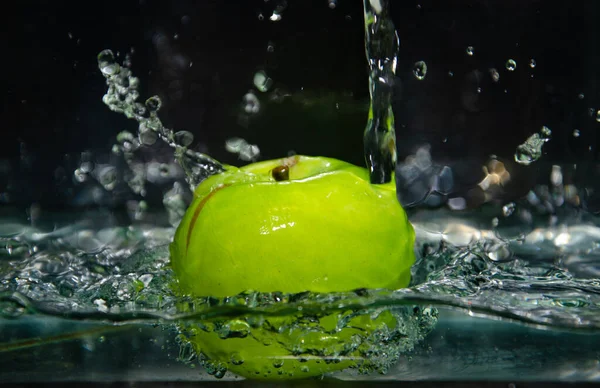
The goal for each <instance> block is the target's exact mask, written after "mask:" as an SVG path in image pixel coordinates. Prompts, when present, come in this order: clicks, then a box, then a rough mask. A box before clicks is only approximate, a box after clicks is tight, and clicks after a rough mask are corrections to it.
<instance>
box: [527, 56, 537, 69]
mask: <svg viewBox="0 0 600 388" xmlns="http://www.w3.org/2000/svg"><path fill="white" fill-rule="evenodd" d="M536 66H537V62H536V61H535V59H533V58H531V60H530V61H529V67H531V68H532V69H534V68H535V67H536Z"/></svg>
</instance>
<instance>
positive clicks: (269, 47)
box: [267, 42, 275, 53]
mask: <svg viewBox="0 0 600 388" xmlns="http://www.w3.org/2000/svg"><path fill="white" fill-rule="evenodd" d="M274 51H275V44H274V43H273V42H269V44H267V52H269V53H272V52H274Z"/></svg>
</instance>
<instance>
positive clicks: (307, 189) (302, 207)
mask: <svg viewBox="0 0 600 388" xmlns="http://www.w3.org/2000/svg"><path fill="white" fill-rule="evenodd" d="M414 240H415V234H414V230H413V228H412V226H411V225H410V223H409V222H408V219H407V217H406V213H405V212H404V209H402V207H401V206H400V204H399V202H398V200H397V198H396V188H395V183H394V182H390V183H387V184H381V185H372V184H371V183H370V182H369V174H368V172H367V170H366V169H364V168H360V167H357V166H354V165H351V164H348V163H345V162H342V161H339V160H336V159H330V158H323V157H308V156H293V157H290V158H285V159H278V160H270V161H264V162H259V163H254V164H250V165H248V166H245V167H242V168H235V167H230V166H228V168H227V171H226V172H225V173H222V174H219V175H214V176H211V177H209V178H208V179H206V180H205V181H204V182H202V183H201V184H200V185H199V186H198V187H197V189H196V191H195V193H194V200H193V201H192V204H191V205H190V207H189V209H188V210H187V212H186V214H185V216H184V218H183V220H182V221H181V223H180V225H179V227H178V229H177V232H176V234H175V238H174V241H173V243H172V244H171V246H170V248H171V265H172V268H173V270H174V272H175V275H176V278H177V281H178V287H179V290H180V292H182V293H185V294H189V295H193V296H213V297H226V296H234V295H237V294H239V293H242V292H245V291H258V292H283V293H297V292H303V291H311V292H316V293H329V292H344V291H352V290H355V289H359V288H370V289H377V288H386V289H399V288H404V287H406V286H407V285H408V283H409V281H410V268H411V266H412V264H413V263H414V252H413V245H414ZM338 315H339V314H333V315H332V314H330V315H325V316H323V317H321V318H320V319H319V322H320V323H322V326H323V328H322V330H320V331H319V330H317V331H313V332H311V333H310V338H308V339H307V338H303V339H302V340H301V343H302V344H304V345H306V346H308V347H309V348H310V346H314V347H316V348H320V349H321V350H322V352H320V353H322V354H327V353H328V352H330V350H331V349H334V348H339V347H340V346H343V344H344V343H345V342H347V341H349V340H350V338H351V337H353V336H357V335H358V336H363V337H364V336H368V335H369V334H370V333H372V332H373V331H374V330H379V329H386V327H387V330H391V329H393V327H394V326H395V325H396V321H395V320H394V319H392V318H390V317H391V315H389V314H388V315H386V314H385V312H384V313H382V314H379V315H375V316H374V315H364V316H363V318H361V319H362V320H361V322H362V323H361V324H360V325H358V326H360V328H359V329H357V328H356V326H357V325H356V324H355V325H352V327H345V328H343V329H339V328H338V329H336V328H335V325H334V326H333V327H331V328H330V329H331V330H327V329H325V328H324V327H326V326H327V325H326V324H324V323H323V322H328V321H331V320H333V321H337V319H338V318H339V317H338ZM354 319H357V318H354ZM277 320H284V318H283V317H279V318H270V322H266V324H267V325H268V326H269V327H270V328H272V327H273V326H274V323H273V322H275V321H277ZM236 321H239V320H236ZM241 321H242V322H245V321H243V319H242V320H241ZM238 324H241V325H242V326H243V325H244V323H239V322H238ZM275 326H277V325H275ZM284 326H285V325H284ZM292 326H293V325H291V326H290V327H292ZM384 326H385V327H384ZM286 327H287V326H286ZM251 332H252V335H248V336H245V337H244V338H227V339H223V337H222V336H219V335H218V334H217V333H216V331H211V330H200V329H193V328H191V329H190V328H189V327H188V333H191V334H190V341H191V343H192V344H193V345H194V347H195V349H196V351H197V352H201V353H203V354H204V355H206V356H207V357H208V358H209V359H210V360H211V362H213V364H214V363H217V364H220V365H224V366H225V367H226V368H227V369H229V370H231V371H233V372H235V373H237V374H240V375H242V376H244V377H249V378H261V379H273V378H275V379H280V378H299V377H309V376H317V375H321V374H323V373H326V372H331V371H334V370H340V369H345V368H347V367H348V366H352V365H356V364H355V361H349V360H345V361H344V360H342V361H341V362H336V363H326V362H322V361H323V360H321V359H319V358H316V359H309V360H308V361H304V362H302V363H301V362H300V361H297V360H295V359H293V358H291V357H290V356H291V352H290V349H291V348H292V347H293V344H294V343H295V342H297V341H299V339H298V338H297V337H298V336H299V335H306V333H304V334H299V333H295V334H294V333H293V331H290V330H286V331H285V333H281V331H280V332H278V333H277V332H273V331H272V330H266V329H263V328H252V329H251ZM267 337H272V338H267ZM261 338H262V339H261ZM265 344H269V346H265ZM312 354H314V352H312ZM232 357H233V358H238V357H242V358H243V359H244V360H245V361H244V362H243V363H241V364H239V363H236V362H231V359H232ZM274 360H275V364H277V360H281V361H282V363H283V366H279V367H274V366H273V365H274ZM236 364H237V365H236Z"/></svg>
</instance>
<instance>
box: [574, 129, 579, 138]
mask: <svg viewBox="0 0 600 388" xmlns="http://www.w3.org/2000/svg"><path fill="white" fill-rule="evenodd" d="M579 136H581V132H579V129H574V130H573V137H579Z"/></svg>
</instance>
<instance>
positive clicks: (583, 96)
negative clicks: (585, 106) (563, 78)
mask: <svg viewBox="0 0 600 388" xmlns="http://www.w3.org/2000/svg"><path fill="white" fill-rule="evenodd" d="M577 98H579V99H580V100H583V99H584V98H585V94H583V93H579V95H578V96H577Z"/></svg>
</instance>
